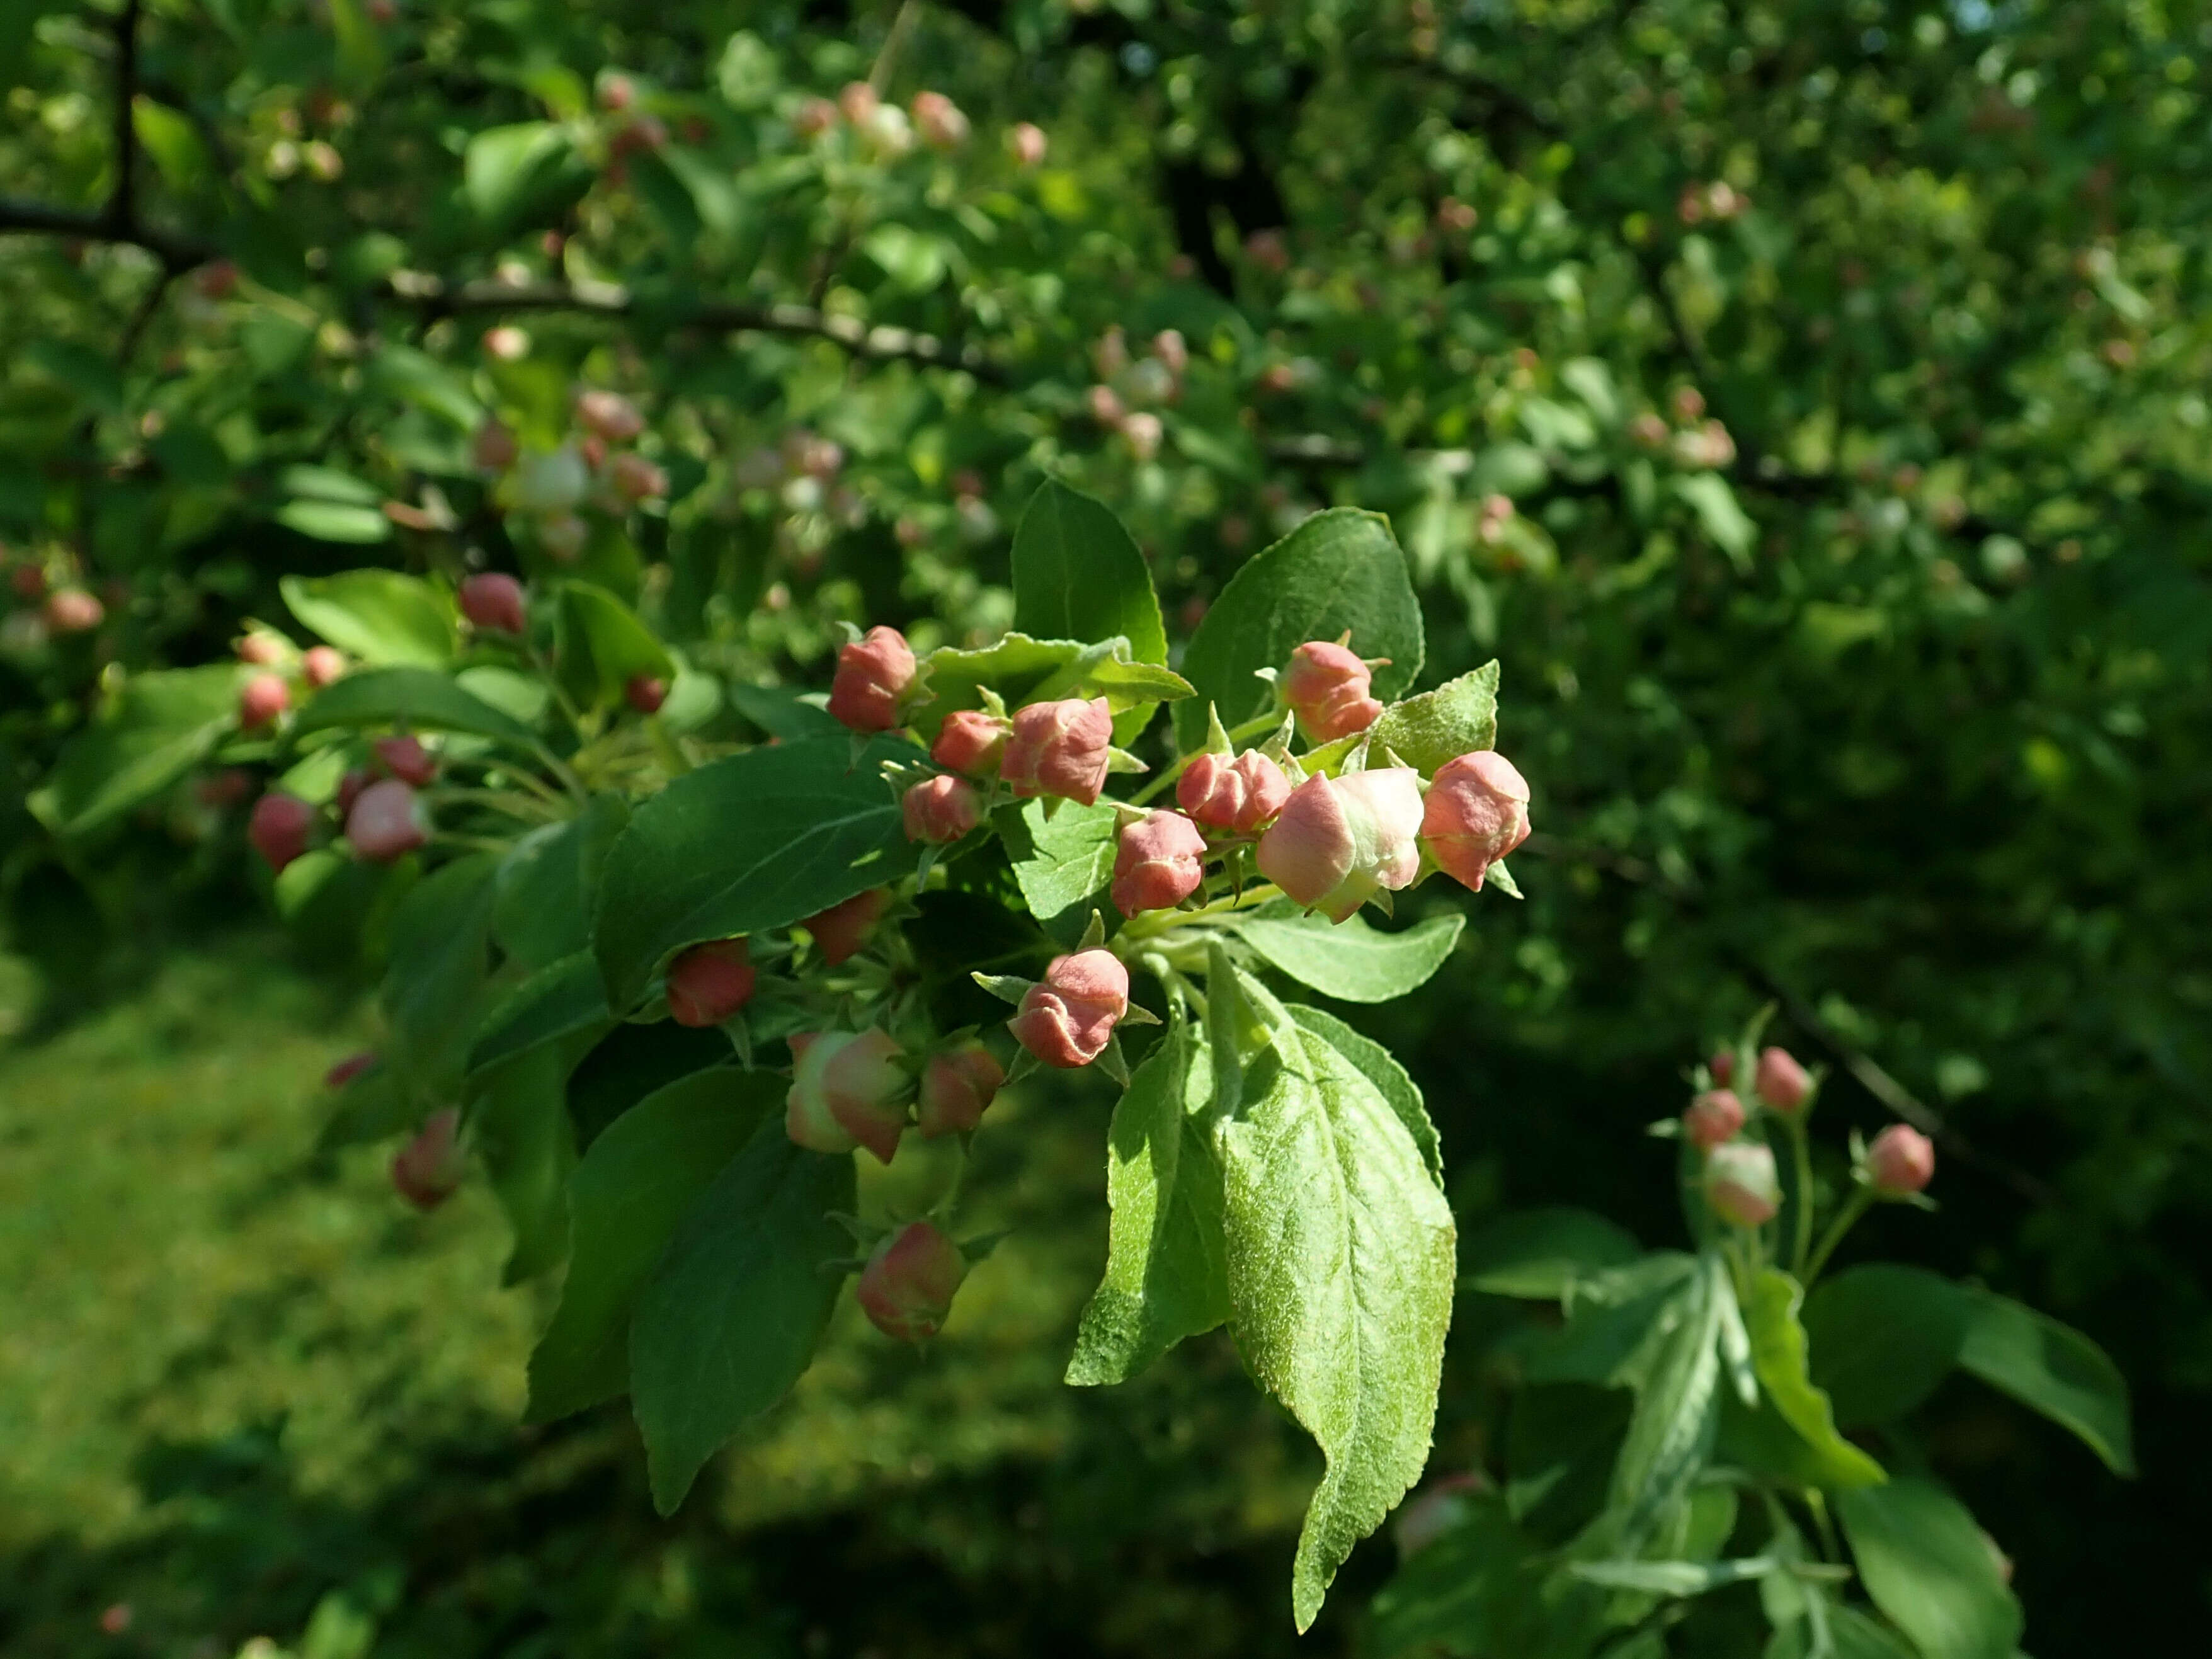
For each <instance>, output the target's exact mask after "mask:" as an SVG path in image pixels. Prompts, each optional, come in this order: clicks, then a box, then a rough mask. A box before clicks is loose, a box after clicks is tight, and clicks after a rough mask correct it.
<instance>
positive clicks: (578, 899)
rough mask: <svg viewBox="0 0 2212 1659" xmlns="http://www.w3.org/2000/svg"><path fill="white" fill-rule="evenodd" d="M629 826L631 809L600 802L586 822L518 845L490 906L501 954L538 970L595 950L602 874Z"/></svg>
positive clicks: (556, 826) (559, 826)
mask: <svg viewBox="0 0 2212 1659" xmlns="http://www.w3.org/2000/svg"><path fill="white" fill-rule="evenodd" d="M625 823H629V803H628V802H627V801H625V800H623V799H622V797H621V796H619V795H613V794H601V795H594V796H593V797H592V804H591V805H590V806H589V807H587V808H586V809H585V811H584V812H583V813H582V815H581V816H580V817H574V818H571V819H569V820H568V822H567V823H548V824H544V825H542V826H540V827H539V828H538V829H532V831H530V833H529V834H527V835H526V836H523V837H522V838H521V839H520V841H518V842H515V843H514V845H513V848H510V849H509V850H508V852H507V855H506V857H504V858H503V859H501V860H500V866H499V879H498V894H497V896H496V897H495V900H494V901H493V904H492V921H491V930H492V937H493V938H494V939H497V940H498V941H499V947H500V949H501V950H502V951H506V952H507V955H508V956H510V957H513V958H514V959H515V960H517V961H520V962H521V963H525V964H526V965H527V966H529V967H532V968H543V967H544V966H545V965H546V964H548V963H552V962H556V961H558V960H559V959H560V958H561V957H566V956H570V955H573V954H574V952H576V951H588V950H590V949H591V948H592V911H593V909H594V908H596V907H597V905H598V902H599V872H600V871H601V870H602V869H603V868H604V867H605V864H606V859H607V853H608V850H609V849H610V848H612V847H613V845H614V842H615V837H616V836H618V835H620V834H621V833H622V828H623V825H624V824H625Z"/></svg>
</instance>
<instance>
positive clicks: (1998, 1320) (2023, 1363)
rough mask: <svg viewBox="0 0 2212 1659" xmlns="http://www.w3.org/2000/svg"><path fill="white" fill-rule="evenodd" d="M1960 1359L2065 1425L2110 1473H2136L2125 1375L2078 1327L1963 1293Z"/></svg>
mask: <svg viewBox="0 0 2212 1659" xmlns="http://www.w3.org/2000/svg"><path fill="white" fill-rule="evenodd" d="M1966 1295H1967V1297H1968V1298H1969V1301H1968V1309H1969V1311H1968V1316H1967V1324H1966V1340H1964V1342H1962V1343H1961V1344H1960V1349H1959V1363H1960V1364H1961V1365H1963V1366H1964V1367H1966V1370H1970V1371H1972V1372H1973V1374H1974V1375H1975V1376H1978V1377H1980V1378H1981V1379H1982V1380H1983V1381H1984V1383H1989V1384H1990V1385H1991V1386H1992V1387H1994V1388H1997V1389H2002V1390H2003V1391H2004V1392H2005V1393H2007V1394H2008V1395H2011V1396H2012V1397H2013V1398H2014V1399H2015V1400H2017V1401H2020V1402H2021V1405H2023V1406H2026V1407H2029V1408H2030V1409H2031V1410H2033V1411H2038V1412H2040V1413H2043V1415H2044V1416H2045V1417H2047V1418H2049V1419H2051V1421H2052V1422H2054V1423H2056V1424H2057V1425H2059V1426H2060V1427H2061V1428H2064V1429H2070V1430H2072V1431H2073V1432H2074V1433H2075V1435H2077V1436H2079V1437H2080V1438H2081V1442H2082V1443H2083V1444H2085V1445H2087V1447H2088V1448H2089V1449H2090V1450H2091V1451H2093V1452H2094V1453H2096V1454H2097V1455H2098V1456H2100V1457H2101V1458H2102V1459H2104V1461H2105V1465H2106V1468H2110V1469H2111V1470H2112V1473H2113V1474H2122V1475H2132V1474H2134V1473H2135V1472H2136V1456H2135V1437H2134V1434H2133V1432H2132V1431H2131V1430H2130V1423H2129V1413H2128V1385H2127V1379H2126V1378H2124V1377H2123V1376H2121V1375H2120V1370H2119V1367H2118V1366H2117V1365H2115V1364H2112V1360H2111V1359H2110V1358H2107V1357H2106V1353H2105V1351H2104V1350H2103V1349H2102V1348H2100V1347H2099V1346H2097V1345H2096V1344H2095V1343H2093V1342H2092V1341H2091V1340H2089V1339H2088V1338H2087V1337H2086V1336H2084V1335H2082V1334H2081V1332H2079V1331H2077V1330H2075V1329H2073V1328H2071V1327H2069V1326H2066V1325H2062V1324H2060V1323H2059V1322H2057V1320H2055V1319H2051V1318H2049V1317H2046V1316H2045V1315H2042V1314H2039V1313H2038V1312H2036V1311H2035V1310H2034V1309H2033V1308H2026V1307H2022V1306H2021V1304H2019V1303H2017V1302H2015V1301H2012V1300H2010V1299H2009V1298H2008V1297H2002V1296H1998V1295H1996V1293H1995V1292H1993V1291H1982V1290H1970V1291H1967V1292H1966Z"/></svg>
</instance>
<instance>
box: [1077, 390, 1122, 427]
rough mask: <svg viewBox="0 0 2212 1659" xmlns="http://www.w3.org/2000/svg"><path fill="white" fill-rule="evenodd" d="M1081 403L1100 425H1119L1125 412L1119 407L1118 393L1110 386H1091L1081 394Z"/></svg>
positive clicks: (1119, 398) (1119, 397)
mask: <svg viewBox="0 0 2212 1659" xmlns="http://www.w3.org/2000/svg"><path fill="white" fill-rule="evenodd" d="M1083 404H1084V407H1085V408H1086V409H1088V410H1090V411H1091V419H1092V420H1094V421H1096V422H1098V424H1099V425H1101V426H1115V427H1117V426H1119V425H1121V416H1122V415H1123V414H1124V413H1125V412H1126V411H1124V410H1123V409H1122V407H1121V396H1120V394H1119V393H1117V392H1115V390H1114V388H1113V387H1112V386H1092V387H1091V390H1090V391H1088V392H1085V393H1084V394H1083Z"/></svg>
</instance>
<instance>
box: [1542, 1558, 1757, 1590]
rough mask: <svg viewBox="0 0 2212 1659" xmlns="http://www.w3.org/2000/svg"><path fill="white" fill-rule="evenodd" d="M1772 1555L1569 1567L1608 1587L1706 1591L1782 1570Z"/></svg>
mask: <svg viewBox="0 0 2212 1659" xmlns="http://www.w3.org/2000/svg"><path fill="white" fill-rule="evenodd" d="M1781 1568H1782V1563H1781V1562H1779V1561H1778V1560H1777V1559H1775V1558H1774V1557H1772V1556H1771V1555H1751V1556H1745V1557H1742V1558H1741V1559H1737V1560H1734V1561H1577V1562H1574V1563H1573V1564H1571V1566H1570V1567H1569V1569H1568V1571H1571V1572H1572V1573H1573V1574H1574V1576H1575V1577H1577V1578H1579V1579H1581V1580H1582V1581H1583V1583H1589V1584H1602V1585H1604V1586H1605V1587H1606V1588H1607V1589H1623V1590H1639V1591H1642V1592H1643V1593H1644V1594H1645V1595H1704V1594H1705V1592H1706V1591H1707V1590H1714V1589H1721V1588H1722V1587H1723V1585H1727V1584H1741V1583H1744V1582H1745V1581H1746V1580H1747V1579H1753V1578H1764V1577H1766V1576H1767V1575H1768V1574H1769V1573H1773V1572H1778V1571H1781Z"/></svg>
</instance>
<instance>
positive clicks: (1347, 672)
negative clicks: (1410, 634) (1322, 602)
mask: <svg viewBox="0 0 2212 1659" xmlns="http://www.w3.org/2000/svg"><path fill="white" fill-rule="evenodd" d="M1374 678H1375V674H1374V670H1373V669H1372V668H1371V667H1370V665H1368V664H1366V663H1365V662H1363V661H1362V660H1360V659H1359V658H1358V657H1357V656H1355V655H1354V654H1353V653H1352V651H1351V649H1350V648H1349V647H1346V646H1341V645H1337V644H1334V643H1333V642H1331V641H1328V640H1310V641H1307V642H1306V643H1305V644H1304V645H1302V646H1300V647H1298V648H1297V650H1295V651H1293V652H1291V661H1290V665H1289V666H1288V667H1287V668H1285V669H1284V670H1283V672H1282V675H1281V678H1279V679H1278V680H1277V681H1276V682H1275V689H1276V690H1277V691H1279V693H1280V694H1281V695H1282V699H1283V702H1285V704H1287V705H1288V706H1289V707H1290V708H1291V711H1292V712H1293V713H1295V714H1297V717H1298V729H1299V730H1300V731H1302V732H1304V733H1305V734H1306V741H1307V742H1309V743H1332V742H1334V741H1335V740H1336V739H1337V738H1348V737H1350V736H1352V734H1353V733H1354V732H1364V731H1365V730H1366V729H1367V728H1368V727H1369V726H1372V725H1374V724H1375V720H1376V716H1377V715H1379V714H1382V712H1383V705H1382V704H1381V703H1379V702H1376V700H1375V699H1374V698H1373V697H1372V696H1369V695H1368V691H1369V687H1370V685H1371V684H1373V682H1374Z"/></svg>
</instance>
